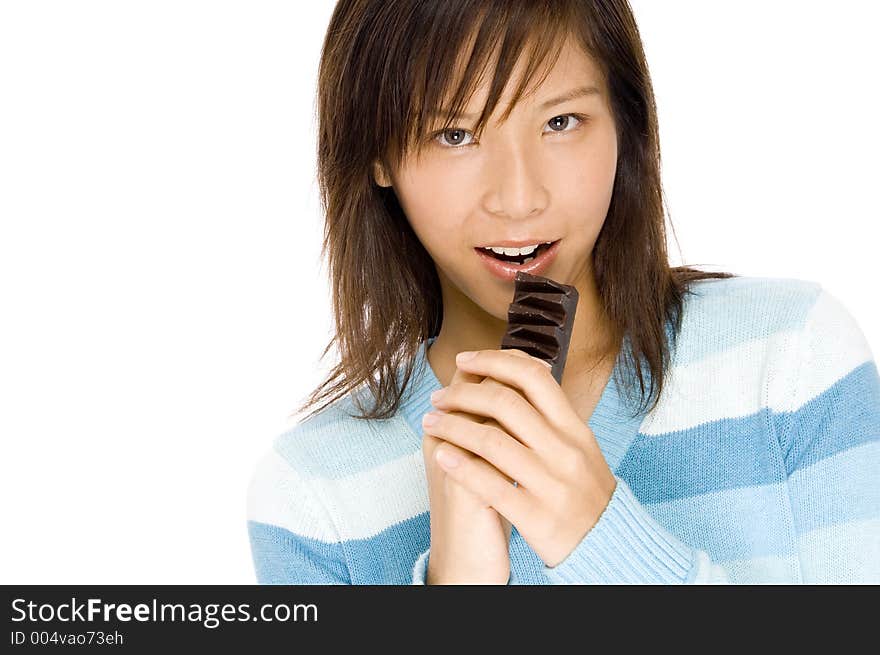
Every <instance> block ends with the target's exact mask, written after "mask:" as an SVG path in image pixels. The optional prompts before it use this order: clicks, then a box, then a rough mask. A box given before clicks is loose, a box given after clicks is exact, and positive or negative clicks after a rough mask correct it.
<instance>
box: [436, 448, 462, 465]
mask: <svg viewBox="0 0 880 655" xmlns="http://www.w3.org/2000/svg"><path fill="white" fill-rule="evenodd" d="M435 457H436V458H437V463H438V464H440V466H442V467H443V468H445V469H454V468H455V467H456V466H458V465H459V464H460V463H461V459H460V458H459V457H458V455H453V454H452V453H447V452H446V451H445V450H438V451H437V454H436V455H435Z"/></svg>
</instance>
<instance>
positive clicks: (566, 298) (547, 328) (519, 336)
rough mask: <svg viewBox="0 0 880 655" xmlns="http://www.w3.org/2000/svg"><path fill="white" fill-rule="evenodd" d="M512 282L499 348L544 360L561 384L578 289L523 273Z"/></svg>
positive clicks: (519, 272)
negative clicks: (505, 321)
mask: <svg viewBox="0 0 880 655" xmlns="http://www.w3.org/2000/svg"><path fill="white" fill-rule="evenodd" d="M514 282H515V285H514V291H513V302H511V303H510V307H508V309H507V332H505V333H504V338H503V339H502V340H501V348H502V350H503V349H506V348H517V349H519V350H522V351H523V352H526V353H528V354H529V355H532V356H533V357H538V358H539V359H543V360H544V361H545V362H548V363H549V364H551V365H552V368H551V369H550V372H551V373H552V374H553V377H554V378H556V381H557V382H558V383H559V384H562V371H563V369H564V368H565V359H566V357H567V355H568V345H569V343H570V342H571V330H572V327H573V326H574V314H575V311H576V310H577V303H578V292H577V289H575V288H574V287H573V286H570V285H567V284H561V283H559V282H555V281H553V280H551V279H550V278H547V277H541V276H540V275H532V274H531V273H524V272H523V271H517V274H516V278H515V280H514Z"/></svg>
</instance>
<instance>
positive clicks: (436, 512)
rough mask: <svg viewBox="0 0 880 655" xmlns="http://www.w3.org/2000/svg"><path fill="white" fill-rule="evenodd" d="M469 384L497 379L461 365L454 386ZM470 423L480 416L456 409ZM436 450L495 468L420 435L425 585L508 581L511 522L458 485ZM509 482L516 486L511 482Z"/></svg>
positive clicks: (456, 413)
mask: <svg viewBox="0 0 880 655" xmlns="http://www.w3.org/2000/svg"><path fill="white" fill-rule="evenodd" d="M465 382H466V383H468V384H474V385H479V384H480V383H481V382H482V383H483V384H485V385H486V386H487V387H491V386H493V385H496V386H497V383H495V382H494V381H492V380H490V379H486V380H485V381H484V380H483V376H479V375H473V374H471V373H465V372H464V371H462V370H461V369H457V370H456V372H455V374H454V375H453V376H452V382H451V383H450V384H459V383H465ZM450 416H455V417H456V418H458V419H459V420H461V421H466V422H467V424H469V425H471V424H473V425H479V424H480V422H481V421H483V420H485V419H483V418H482V417H479V416H474V415H471V414H467V413H465V412H453V413H451V414H450ZM438 450H439V451H440V452H446V453H450V454H453V455H455V456H458V457H462V458H464V459H467V458H470V459H472V460H474V461H473V462H472V466H474V467H475V468H478V469H481V470H488V469H492V470H493V471H494V474H495V475H500V473H499V472H498V471H497V470H494V469H493V467H492V466H491V465H489V464H487V463H486V462H485V461H483V460H480V458H478V457H476V456H475V455H472V454H471V453H469V452H468V451H466V450H462V449H461V448H459V447H457V446H455V445H453V444H451V443H446V442H444V441H443V440H441V439H437V438H435V437H432V436H430V435H428V434H425V435H424V436H423V438H422V451H423V453H424V458H425V474H426V476H427V478H428V496H429V501H430V505H431V554H430V556H429V557H428V571H427V575H426V579H425V583H426V584H507V582H508V580H509V578H510V556H509V554H508V553H509V543H510V531H511V525H510V522H509V521H507V520H506V519H505V518H504V517H503V516H501V515H500V514H498V512H496V511H495V510H494V509H493V508H492V507H490V506H489V504H488V503H487V502H486V501H485V500H484V499H482V498H481V497H479V496H477V495H475V494H474V493H473V492H472V491H471V490H469V489H468V488H467V487H466V486H464V485H462V484H460V483H459V482H457V481H456V480H455V479H453V478H452V477H450V476H448V475H447V474H446V472H445V471H444V470H443V469H442V468H441V467H439V466H438V464H437V459H436V455H437V452H438ZM508 484H511V485H512V482H509V483H508Z"/></svg>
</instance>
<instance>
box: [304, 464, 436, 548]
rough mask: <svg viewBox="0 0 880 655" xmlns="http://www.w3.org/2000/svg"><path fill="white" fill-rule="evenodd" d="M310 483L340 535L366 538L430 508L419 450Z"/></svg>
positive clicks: (315, 479)
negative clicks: (365, 469) (344, 474)
mask: <svg viewBox="0 0 880 655" xmlns="http://www.w3.org/2000/svg"><path fill="white" fill-rule="evenodd" d="M311 484H313V485H315V488H316V489H318V493H320V495H321V498H322V499H323V500H324V501H325V503H326V505H327V508H328V509H329V510H330V513H331V515H332V516H333V519H334V523H335V524H336V525H338V526H339V530H340V535H339V536H340V538H342V539H368V538H370V537H372V536H375V535H376V534H378V533H380V532H382V531H383V530H385V529H387V528H388V527H390V526H392V525H394V524H396V523H400V522H402V521H406V520H408V519H411V518H414V517H416V516H418V515H419V514H422V513H423V512H427V511H428V510H429V508H430V502H429V499H428V483H427V479H426V477H425V460H424V455H423V454H422V451H421V450H418V451H415V452H414V453H412V454H410V455H407V456H405V457H399V458H397V459H394V460H391V461H389V462H386V463H384V464H382V465H380V466H377V467H375V468H372V469H369V470H367V471H361V472H358V473H356V474H354V475H351V476H346V477H342V478H326V479H325V478H314V479H313V480H312V481H311Z"/></svg>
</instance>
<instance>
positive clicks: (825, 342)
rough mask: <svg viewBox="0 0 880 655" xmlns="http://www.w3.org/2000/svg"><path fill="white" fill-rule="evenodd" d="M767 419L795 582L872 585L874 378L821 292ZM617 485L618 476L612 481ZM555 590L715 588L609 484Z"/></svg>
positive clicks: (714, 573)
mask: <svg viewBox="0 0 880 655" xmlns="http://www.w3.org/2000/svg"><path fill="white" fill-rule="evenodd" d="M793 356H794V359H793V360H789V361H786V362H780V363H779V364H778V366H782V367H784V368H785V370H778V369H777V370H776V371H775V374H776V375H780V376H783V377H784V378H785V379H789V380H791V381H792V382H791V384H789V385H788V389H789V390H790V393H789V395H788V397H787V398H785V399H784V401H783V402H784V403H785V406H784V407H781V408H780V407H773V408H771V409H772V410H773V411H772V412H771V416H772V417H773V425H774V429H775V431H776V436H777V438H778V440H779V445H780V450H781V452H782V455H783V459H784V462H785V468H786V480H785V483H786V487H787V490H788V498H789V501H790V505H791V510H792V517H793V529H794V533H795V539H796V546H795V548H796V552H794V553H792V557H793V558H795V559H796V560H797V562H798V565H799V571H800V575H799V580H798V582H801V583H859V584H864V583H875V584H876V583H877V582H880V377H878V372H877V366H876V364H875V362H874V359H873V356H872V353H871V350H870V348H869V346H868V343H867V340H866V338H865V335H864V334H863V332H862V331H861V329H860V328H859V327H858V325H857V323H856V321H855V319H854V318H853V317H852V315H851V314H850V313H849V312H848V311H847V310H846V309H845V308H844V307H843V306H842V305H841V303H840V302H839V301H838V300H837V299H835V298H834V297H833V296H832V295H830V294H829V293H828V292H827V291H824V290H820V292H819V294H818V296H816V299H815V301H814V302H813V304H812V306H811V307H810V309H809V310H808V312H807V316H806V319H805V322H804V324H803V328H802V330H801V331H800V333H799V338H798V345H797V346H796V347H795V348H794V350H793ZM615 477H616V476H615ZM544 573H545V575H546V576H547V577H548V578H549V579H550V581H551V582H552V583H554V584H571V583H578V584H588V583H629V582H635V583H642V584H644V583H657V582H660V583H673V584H675V583H681V584H700V583H708V584H723V583H729V582H730V579H729V577H728V575H727V573H726V571H725V569H724V567H723V566H722V565H721V564H719V563H716V562H713V561H712V560H711V558H710V557H709V555H708V554H707V553H706V552H704V551H702V550H698V549H695V548H692V547H690V546H688V545H687V544H685V543H683V542H682V541H681V540H679V539H678V538H677V537H675V536H674V535H672V534H671V533H670V532H668V531H667V530H666V529H664V528H663V527H662V526H661V525H659V524H658V523H657V522H656V521H655V520H654V519H653V518H652V516H651V515H650V514H649V513H648V512H647V510H646V509H645V508H644V506H643V505H642V504H641V503H640V502H639V500H638V499H637V498H636V497H635V496H634V494H633V492H632V490H631V489H630V487H629V486H628V485H627V484H626V482H625V481H624V480H623V479H621V478H617V488H616V489H615V491H614V493H613V495H612V497H611V501H610V502H609V504H608V506H607V507H606V508H605V511H604V513H603V514H602V515H601V516H600V518H599V520H598V522H597V523H596V525H595V526H593V528H592V529H591V530H590V532H588V533H587V535H586V536H585V537H584V539H583V540H582V541H581V542H580V543H579V544H578V545H577V547H576V548H575V549H574V550H573V551H572V552H571V553H570V554H569V556H568V557H567V558H566V559H565V560H563V561H562V562H560V563H559V564H558V565H557V566H556V567H553V568H549V567H544Z"/></svg>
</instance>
